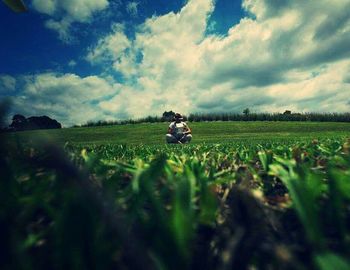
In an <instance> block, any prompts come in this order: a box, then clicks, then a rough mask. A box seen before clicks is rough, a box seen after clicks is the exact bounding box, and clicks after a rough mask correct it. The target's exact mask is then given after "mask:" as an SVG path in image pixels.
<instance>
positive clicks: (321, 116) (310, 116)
mask: <svg viewBox="0 0 350 270" xmlns="http://www.w3.org/2000/svg"><path fill="white" fill-rule="evenodd" d="M174 115H175V112H173V111H169V112H167V111H166V112H164V113H163V115H162V116H147V117H144V118H139V119H128V120H113V121H106V120H100V121H89V122H87V123H86V124H83V125H75V126H74V127H93V126H107V125H126V124H140V123H160V122H170V121H172V120H173V117H174ZM183 117H184V120H185V121H188V122H211V121H302V122H307V121H309V122H350V113H292V112H291V111H289V110H287V111H285V112H284V113H251V112H250V110H249V109H248V108H247V109H245V110H244V111H243V112H242V113H237V112H227V113H225V112H223V113H191V114H189V115H187V116H186V115H184V116H183Z"/></svg>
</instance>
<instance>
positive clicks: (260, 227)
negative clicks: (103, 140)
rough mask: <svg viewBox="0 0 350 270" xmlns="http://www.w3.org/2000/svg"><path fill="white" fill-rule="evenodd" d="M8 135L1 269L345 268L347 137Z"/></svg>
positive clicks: (2, 167) (0, 151) (349, 219)
mask: <svg viewBox="0 0 350 270" xmlns="http://www.w3.org/2000/svg"><path fill="white" fill-rule="evenodd" d="M1 110H2V112H1V115H2V116H4V114H5V109H4V106H2V107H1ZM6 138H7V137H6V136H5V135H1V141H0V173H1V181H0V235H1V238H0V245H1V252H0V269H321V270H326V269H337V270H345V269H350V264H349V260H348V258H349V255H350V242H349V241H350V238H349V236H350V234H349V233H350V141H349V140H347V139H345V138H332V139H327V138H323V139H320V140H310V139H303V140H300V141H291V142H283V143H282V142H276V143H273V142H262V143H259V142H255V143H253V144H246V143H239V142H235V143H222V144H206V143H200V144H194V145H183V146H179V145H174V146H166V145H154V146H136V145H135V146H132V145H120V144H109V145H91V146H90V147H89V146H87V147H79V146H77V145H70V144H68V145H65V147H64V148H61V147H57V146H56V145H55V144H52V143H45V142H44V141H42V140H40V139H39V140H38V141H37V142H35V141H34V142H31V143H26V144H23V143H22V142H21V141H18V142H15V141H13V140H11V141H8V140H7V139H6Z"/></svg>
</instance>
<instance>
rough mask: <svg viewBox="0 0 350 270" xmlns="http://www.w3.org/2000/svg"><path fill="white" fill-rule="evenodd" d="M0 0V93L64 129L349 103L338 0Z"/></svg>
mask: <svg viewBox="0 0 350 270" xmlns="http://www.w3.org/2000/svg"><path fill="white" fill-rule="evenodd" d="M24 2H25V3H26V5H27V6H28V9H29V11H28V12H26V13H22V14H16V13H13V12H12V11H10V10H9V9H8V8H7V7H6V6H5V5H3V4H0V18H1V25H0V36H1V42H0V59H1V62H0V98H4V97H7V96H9V97H11V98H12V101H13V113H22V114H24V115H26V116H31V115H48V116H50V117H53V118H55V119H57V120H58V121H60V122H62V123H63V124H64V125H65V126H70V125H73V124H82V123H85V122H87V121H91V120H92V121H94V120H100V119H103V120H112V119H113V120H114V119H125V118H138V117H143V116H147V115H160V114H161V113H162V112H163V111H165V110H176V111H180V112H182V113H190V112H208V111H209V112H210V111H213V112H220V111H236V112H240V111H242V110H243V109H244V108H245V107H249V108H251V110H252V111H264V112H265V111H269V112H283V111H284V110H287V109H289V110H293V111H321V112H344V111H349V108H350V105H349V104H350V98H349V94H350V11H349V10H350V1H349V0H320V1H303V0H243V1H236V0H216V1H214V0H188V1H186V0H173V1H165V0H130V1H128V0H126V1H125V0H69V1H68V0H27V1H24Z"/></svg>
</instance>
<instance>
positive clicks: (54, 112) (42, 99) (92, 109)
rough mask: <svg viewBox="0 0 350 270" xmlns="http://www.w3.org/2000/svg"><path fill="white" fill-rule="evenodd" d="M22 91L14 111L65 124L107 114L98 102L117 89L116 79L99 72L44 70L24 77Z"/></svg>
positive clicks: (82, 121) (96, 118)
mask: <svg viewBox="0 0 350 270" xmlns="http://www.w3.org/2000/svg"><path fill="white" fill-rule="evenodd" d="M23 80H24V86H23V89H24V90H23V91H22V92H21V95H20V96H18V97H17V98H16V99H15V100H14V103H15V108H16V110H17V111H16V112H15V113H21V114H24V115H26V116H31V115H48V116H50V117H53V118H55V119H57V120H58V121H59V122H62V123H63V124H64V125H65V126H69V125H73V124H82V123H86V122H87V121H89V120H92V121H96V120H100V119H106V118H108V115H107V114H104V113H103V112H101V111H99V110H96V104H98V103H99V102H101V101H103V100H104V99H105V98H106V97H108V96H110V95H112V96H113V95H115V94H116V93H117V92H118V89H119V86H118V85H117V84H114V83H113V81H110V80H107V79H102V78H99V77H97V76H89V77H79V76H77V75H74V74H56V73H44V74H39V75H34V76H26V77H24V79H23Z"/></svg>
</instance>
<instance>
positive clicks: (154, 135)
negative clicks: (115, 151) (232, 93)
mask: <svg viewBox="0 0 350 270" xmlns="http://www.w3.org/2000/svg"><path fill="white" fill-rule="evenodd" d="M189 125H190V127H191V128H192V132H193V141H192V142H193V143H201V142H208V143H218V142H230V141H236V142H237V141H245V140H248V141H260V140H262V141H270V140H272V141H276V140H294V139H301V138H305V139H308V138H310V139H313V138H325V137H342V136H344V137H345V136H350V123H334V122H259V121H257V122H199V123H189ZM167 128H168V123H152V124H150V123H143V124H134V125H117V126H103V127H83V128H65V129H56V130H35V131H25V132H17V133H9V134H6V135H5V136H6V137H10V138H12V139H19V140H20V141H26V140H28V139H30V138H41V137H43V136H44V137H49V138H50V139H52V140H54V141H57V142H59V143H65V142H69V143H73V144H90V143H94V144H109V143H113V144H119V143H122V144H124V143H126V144H163V143H164V135H165V133H166V131H167Z"/></svg>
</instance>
